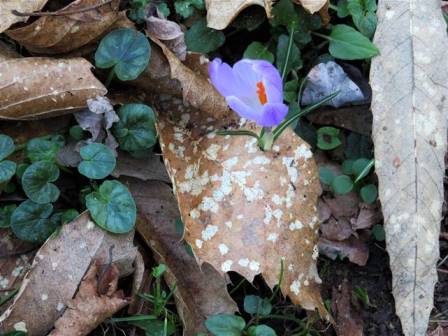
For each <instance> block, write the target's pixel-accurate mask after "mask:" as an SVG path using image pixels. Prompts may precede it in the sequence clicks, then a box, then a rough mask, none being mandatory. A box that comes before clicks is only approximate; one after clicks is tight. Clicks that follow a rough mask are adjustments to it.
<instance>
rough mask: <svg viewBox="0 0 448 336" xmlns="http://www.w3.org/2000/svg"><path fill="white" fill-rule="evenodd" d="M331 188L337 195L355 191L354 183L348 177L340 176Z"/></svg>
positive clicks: (335, 179) (332, 183) (334, 180)
mask: <svg viewBox="0 0 448 336" xmlns="http://www.w3.org/2000/svg"><path fill="white" fill-rule="evenodd" d="M331 188H332V189H333V191H334V192H335V193H336V194H339V195H344V194H348V193H349V192H350V191H352V190H353V181H352V179H351V178H350V177H349V176H347V175H339V176H336V177H335V178H334V179H333V182H331Z"/></svg>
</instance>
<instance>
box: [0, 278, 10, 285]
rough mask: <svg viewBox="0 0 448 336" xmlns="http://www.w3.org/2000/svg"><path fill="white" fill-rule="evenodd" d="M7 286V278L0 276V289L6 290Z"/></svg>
mask: <svg viewBox="0 0 448 336" xmlns="http://www.w3.org/2000/svg"><path fill="white" fill-rule="evenodd" d="M8 285H9V280H8V279H7V278H4V277H2V276H0V287H1V288H7V287H8Z"/></svg>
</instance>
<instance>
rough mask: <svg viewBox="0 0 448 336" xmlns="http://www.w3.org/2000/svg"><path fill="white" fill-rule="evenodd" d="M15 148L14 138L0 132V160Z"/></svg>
mask: <svg viewBox="0 0 448 336" xmlns="http://www.w3.org/2000/svg"><path fill="white" fill-rule="evenodd" d="M15 149H16V146H15V145H14V140H12V138H11V137H10V136H7V135H5V134H0V161H1V160H4V159H6V158H7V157H8V156H9V155H11V154H12V153H13V152H14V150H15Z"/></svg>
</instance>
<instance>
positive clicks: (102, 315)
mask: <svg viewBox="0 0 448 336" xmlns="http://www.w3.org/2000/svg"><path fill="white" fill-rule="evenodd" d="M103 262H104V261H103ZM118 276H119V271H118V269H117V267H116V266H115V265H113V264H112V265H111V267H109V268H108V269H107V270H106V273H102V272H101V271H100V267H99V264H98V262H94V263H93V264H92V265H91V266H90V268H89V270H88V271H87V274H86V276H85V277H84V279H83V280H82V281H81V284H80V285H79V290H78V293H77V294H76V296H75V298H74V299H73V300H71V301H70V302H69V303H68V308H69V309H67V310H66V311H65V313H64V314H63V315H62V316H61V317H60V318H59V319H58V320H57V321H56V322H55V324H54V327H55V329H54V330H52V331H51V333H50V334H49V336H84V335H88V334H89V333H90V332H91V331H92V330H93V329H95V328H96V327H97V326H98V325H99V324H100V323H101V322H103V321H104V320H105V319H107V318H109V317H111V316H112V315H113V314H115V313H116V312H117V311H119V310H120V309H122V308H123V307H125V306H126V305H127V304H129V299H126V298H124V294H123V292H122V291H121V290H117V284H118ZM104 279H107V280H108V281H107V282H105V283H103V287H105V292H104V293H101V291H100V288H101V281H103V282H104Z"/></svg>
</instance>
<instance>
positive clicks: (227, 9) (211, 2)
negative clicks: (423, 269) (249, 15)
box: [205, 0, 274, 30]
mask: <svg viewBox="0 0 448 336" xmlns="http://www.w3.org/2000/svg"><path fill="white" fill-rule="evenodd" d="M273 2H274V1H273V0H227V1H223V0H205V6H206V7H207V25H208V26H209V27H210V28H213V29H218V30H222V29H224V28H226V27H227V26H228V25H229V24H230V23H231V22H232V21H233V20H234V19H235V18H236V17H237V16H238V14H239V13H240V12H241V11H242V10H243V9H245V8H247V7H249V6H253V5H258V6H262V7H264V9H265V10H266V15H267V17H268V18H269V19H270V18H271V9H272V4H273Z"/></svg>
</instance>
